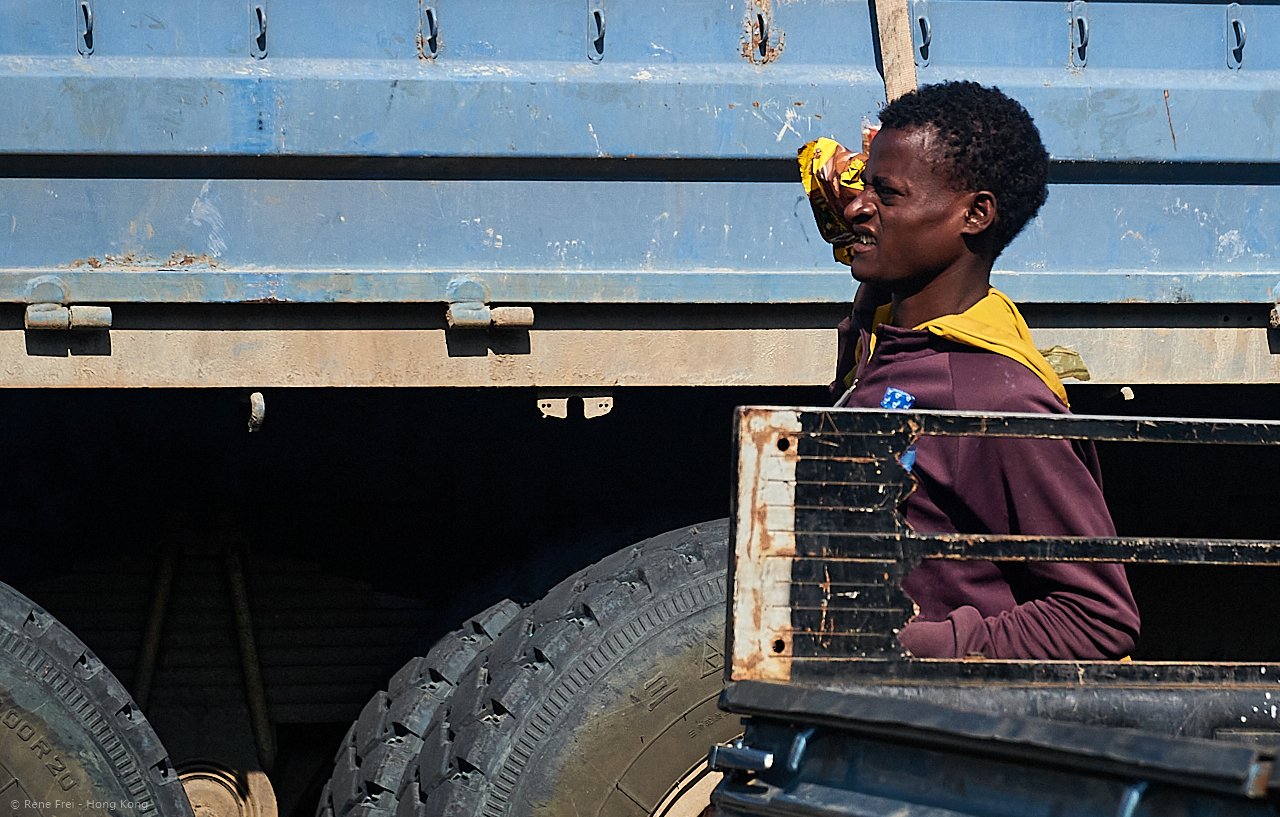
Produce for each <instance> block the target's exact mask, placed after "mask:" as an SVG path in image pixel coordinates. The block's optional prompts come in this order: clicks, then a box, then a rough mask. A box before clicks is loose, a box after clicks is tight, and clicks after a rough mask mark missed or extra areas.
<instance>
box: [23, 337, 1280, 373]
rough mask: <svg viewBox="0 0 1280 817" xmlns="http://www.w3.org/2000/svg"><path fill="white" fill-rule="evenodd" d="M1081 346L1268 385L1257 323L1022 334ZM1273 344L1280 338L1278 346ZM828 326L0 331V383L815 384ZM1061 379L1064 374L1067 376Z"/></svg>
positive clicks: (1268, 366) (1264, 341)
mask: <svg viewBox="0 0 1280 817" xmlns="http://www.w3.org/2000/svg"><path fill="white" fill-rule="evenodd" d="M1032 331H1033V335H1034V339H1035V342H1036V345H1037V346H1038V347H1040V348H1048V347H1050V346H1054V345H1058V346H1063V347H1066V348H1068V349H1072V350H1074V351H1076V352H1078V353H1079V354H1080V356H1081V357H1082V359H1083V360H1084V362H1085V365H1086V366H1087V367H1088V368H1089V372H1090V374H1091V375H1092V379H1091V380H1090V382H1091V383H1099V384H1117V385H1140V384H1147V383H1152V384H1155V383H1277V382H1280V354H1273V353H1272V352H1271V349H1270V347H1269V341H1268V337H1267V330H1266V329H1235V328H1223V329H1160V328H1141V329H1137V328H1134V329H1126V328H1107V329H1055V328H1037V329H1034V330H1032ZM1278 342H1280V341H1278ZM835 351H836V333H835V330H834V329H813V328H782V327H779V328H770V329H731V328H716V329H689V328H643V329H618V328H599V329H594V328H593V329H541V330H540V329H537V328H534V329H531V330H528V331H527V332H524V331H520V330H514V331H513V330H504V331H502V332H495V331H491V330H484V329H480V330H475V331H474V333H471V332H455V333H453V334H452V336H451V337H450V338H449V339H448V340H447V341H446V333H445V330H443V329H422V328H413V329H404V328H393V329H369V328H360V329H243V330H242V329H209V328H200V329H185V328H184V329H112V330H110V331H109V332H107V331H100V332H71V331H67V332H57V331H45V332H34V333H31V332H24V331H23V330H22V329H18V328H15V329H6V330H0V385H3V386H9V387H15V388H42V387H44V388H49V387H126V388H128V387H134V388H139V387H143V388H145V387H155V388H159V387H172V388H201V387H253V388H262V387H271V386H573V387H600V386H603V387H612V386H748V385H751V386H812V385H822V384H826V383H828V382H830V380H831V377H832V374H833V372H834V369H835ZM1074 382H1076V381H1074V380H1068V381H1067V383H1068V384H1070V383H1074Z"/></svg>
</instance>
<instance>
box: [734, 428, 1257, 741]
mask: <svg viewBox="0 0 1280 817" xmlns="http://www.w3.org/2000/svg"><path fill="white" fill-rule="evenodd" d="M737 421H738V422H737V427H736V439H735V444H736V447H737V452H738V472H737V479H738V483H737V487H736V491H735V496H734V500H735V506H734V509H733V515H732V519H733V530H732V533H731V541H732V543H733V554H732V560H731V567H730V576H731V581H732V593H731V596H730V602H729V607H730V627H729V635H728V639H729V644H728V650H727V664H726V677H727V678H728V680H730V681H741V680H764V681H792V682H800V683H806V682H807V683H817V684H824V685H828V684H837V685H848V684H852V685H857V686H858V687H859V688H860V691H870V692H872V693H873V694H884V695H888V696H892V697H923V698H925V699H928V700H934V701H936V702H940V703H947V704H949V705H953V706H959V707H961V708H966V709H971V708H974V707H979V708H988V709H990V708H992V707H1001V708H1003V709H1002V711H1009V712H1014V711H1023V712H1035V713H1038V714H1041V715H1047V716H1049V717H1059V716H1061V717H1064V718H1066V719H1076V717H1079V718H1081V719H1083V720H1086V721H1088V722H1094V723H1110V724H1125V725H1143V726H1147V727H1151V726H1152V724H1153V723H1154V724H1156V727H1157V730H1158V731H1166V732H1173V733H1175V734H1190V733H1195V734H1202V735H1204V736H1213V735H1214V734H1216V733H1220V732H1223V731H1224V730H1226V731H1232V730H1233V729H1234V730H1235V731H1240V730H1243V731H1251V730H1255V729H1256V730H1261V731H1263V732H1278V733H1280V721H1277V720H1276V719H1275V718H1274V716H1270V717H1268V716H1269V715H1270V710H1269V709H1268V707H1269V706H1270V704H1269V703H1263V702H1265V701H1271V700H1272V699H1271V698H1270V697H1264V695H1269V694H1270V692H1271V690H1273V689H1274V691H1275V693H1276V694H1275V700H1276V701H1278V702H1280V664H1265V663H1247V664H1246V663H1222V662H1214V663H1199V664H1189V663H1168V662H1142V661H1124V662H1115V661H1112V662H1085V661H1013V660H963V661H950V660H922V659H917V658H914V657H912V656H910V655H909V654H908V653H907V652H906V651H905V650H904V649H903V648H902V647H901V646H900V645H899V644H898V642H897V640H896V637H895V633H896V632H897V631H898V630H900V629H901V628H902V627H903V626H904V625H905V624H906V623H907V621H908V620H909V619H910V618H911V617H912V615H913V614H914V610H913V604H912V602H911V600H910V598H908V597H907V595H906V594H905V593H904V592H903V591H902V588H901V582H902V580H903V579H904V578H905V577H906V576H907V574H908V573H910V571H911V569H912V568H914V567H915V566H916V565H917V564H919V562H920V561H921V560H923V559H933V558H942V559H984V560H995V561H1001V560H1003V561H1019V560H1031V561H1037V560H1038V561H1095V562H1125V563H1165V564H1220V565H1272V566H1275V565H1280V541H1268V540H1232V539H1178V538H1136V537H1107V538H1090V537H1045V536H1002V535H969V534H949V535H937V534H922V533H916V532H915V531H912V530H910V529H909V528H908V527H907V525H906V524H905V522H904V521H903V519H902V516H901V514H900V512H899V506H900V503H901V502H902V500H903V499H905V498H906V496H907V495H908V494H909V493H910V491H911V490H913V489H914V481H913V478H912V477H911V475H910V474H909V473H908V472H907V470H906V469H905V468H903V467H902V465H901V464H900V463H899V461H898V458H899V457H900V456H901V455H902V454H903V453H904V452H906V451H907V449H908V448H909V447H910V446H911V445H912V444H913V443H914V442H915V441H916V440H917V439H918V438H919V437H920V436H922V435H940V436H986V437H1021V438H1046V439H1092V440H1101V441H1109V442H1147V443H1150V442H1162V443H1196V444H1206V443H1208V444H1222V445H1280V423H1275V422H1260V421H1239V420H1188V419H1166V418H1155V417H1136V418H1135V417H1089V416H1071V415H1061V416H1057V415H1038V414H989V415H979V414H972V413H967V412H944V411H938V412H901V411H881V410H863V409H801V408H767V407H744V408H740V409H739V410H738V417H737ZM1081 687H1090V688H1091V690H1090V692H1089V696H1088V697H1089V700H1088V701H1085V702H1083V703H1082V701H1081V696H1079V695H1078V694H1077V693H1078V692H1079V690H1080V688H1081ZM1134 687H1142V688H1144V689H1147V690H1149V691H1153V692H1154V691H1156V690H1159V691H1160V692H1156V693H1155V695H1154V697H1150V696H1149V697H1148V698H1145V699H1143V701H1142V702H1138V703H1134V702H1133V701H1132V700H1130V701H1128V702H1126V701H1123V700H1121V696H1123V695H1124V694H1126V693H1125V691H1126V690H1128V691H1130V692H1131V691H1132V689H1133V688H1134ZM1210 687H1212V688H1213V689H1214V690H1215V693H1216V695H1217V697H1216V698H1215V699H1214V701H1211V702H1209V703H1208V704H1206V703H1205V701H1204V700H1202V699H1197V698H1195V696H1194V695H1192V696H1191V697H1188V696H1187V694H1186V693H1187V692H1188V690H1197V691H1198V690H1206V689H1209V688H1210ZM996 689H1001V690H1004V692H1002V693H999V694H997V693H994V692H993V690H996ZM1068 689H1073V690H1075V692H1074V693H1072V694H1071V695H1067V696H1064V695H1063V691H1064V690H1068ZM974 690H978V694H974ZM1001 695H1003V697H1001ZM1073 696H1074V697H1073ZM1162 696H1164V697H1162ZM1131 697H1132V696H1131ZM1255 699H1256V700H1255ZM1260 706H1261V710H1262V711H1261V713H1260V714H1261V717H1259V712H1260V709H1259V707H1260ZM1073 707H1074V709H1073ZM1197 707H1198V708H1199V710H1198V711H1199V714H1197V715H1195V716H1194V717H1192V716H1188V718H1190V719H1189V720H1188V718H1183V719H1182V720H1181V721H1179V720H1178V718H1179V715H1178V714H1177V713H1179V712H1181V713H1183V714H1186V713H1188V712H1192V711H1196V710H1197ZM1072 712H1075V713H1076V715H1074V716H1073V715H1072V714H1071V713H1072ZM1055 713H1056V714H1055ZM1277 736H1278V737H1280V734H1278V735H1277Z"/></svg>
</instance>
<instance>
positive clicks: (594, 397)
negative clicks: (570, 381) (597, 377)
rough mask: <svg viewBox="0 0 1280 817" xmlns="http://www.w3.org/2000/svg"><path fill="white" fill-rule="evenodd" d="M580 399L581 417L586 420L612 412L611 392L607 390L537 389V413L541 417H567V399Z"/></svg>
mask: <svg viewBox="0 0 1280 817" xmlns="http://www.w3.org/2000/svg"><path fill="white" fill-rule="evenodd" d="M570 397H580V398H582V416H583V417H584V418H586V419H588V420H591V419H594V418H596V417H603V416H605V415H606V414H608V413H609V412H611V411H613V392H612V391H610V390H608V389H538V411H540V412H542V416H543V417H555V418H557V419H560V420H565V419H568V417H569V398H570Z"/></svg>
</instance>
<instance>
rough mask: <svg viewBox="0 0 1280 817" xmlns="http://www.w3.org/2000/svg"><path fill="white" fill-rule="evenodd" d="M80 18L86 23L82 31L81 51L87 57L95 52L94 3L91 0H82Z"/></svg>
mask: <svg viewBox="0 0 1280 817" xmlns="http://www.w3.org/2000/svg"><path fill="white" fill-rule="evenodd" d="M80 18H81V20H83V21H84V25H83V26H82V28H81V31H80V39H81V43H80V45H79V51H80V53H81V54H84V55H85V56H86V57H87V56H89V55H90V54H92V53H93V3H92V2H90V0H81V2H80Z"/></svg>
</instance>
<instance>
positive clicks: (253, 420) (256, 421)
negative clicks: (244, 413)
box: [249, 391, 267, 434]
mask: <svg viewBox="0 0 1280 817" xmlns="http://www.w3.org/2000/svg"><path fill="white" fill-rule="evenodd" d="M266 419H267V400H266V398H265V397H263V396H262V392H260V391H255V392H254V393H253V394H251V395H249V433H250V434H252V433H253V432H255V431H259V430H261V428H262V424H263V422H264V421H266Z"/></svg>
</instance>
